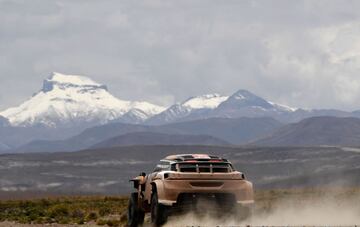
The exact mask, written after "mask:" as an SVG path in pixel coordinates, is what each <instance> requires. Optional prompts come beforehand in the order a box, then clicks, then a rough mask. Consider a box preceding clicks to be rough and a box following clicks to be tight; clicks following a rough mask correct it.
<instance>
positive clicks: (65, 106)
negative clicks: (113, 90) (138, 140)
mask: <svg viewBox="0 0 360 227" xmlns="http://www.w3.org/2000/svg"><path fill="white" fill-rule="evenodd" d="M163 110H164V108H163V107H160V106H157V105H154V104H151V103H148V102H131V101H124V100H121V99H118V98H116V97H114V96H113V95H111V94H110V93H109V92H108V90H107V87H106V86H105V85H102V84H99V83H97V82H95V81H93V80H91V79H89V78H87V77H85V76H78V75H64V74H61V73H53V74H52V75H51V76H50V77H49V78H47V79H45V80H44V83H43V88H42V89H41V90H40V91H39V92H37V93H36V94H35V95H33V97H31V98H30V99H29V100H27V101H25V102H24V103H23V104H21V105H20V106H18V107H14V108H9V109H7V110H5V111H3V112H0V115H2V116H4V117H6V118H7V119H9V121H10V123H11V125H13V126H32V125H37V124H40V125H46V126H48V127H58V126H74V125H78V124H90V125H95V124H104V123H107V122H109V121H113V120H119V121H121V117H122V116H125V114H127V113H129V112H130V111H131V115H132V118H133V119H136V121H137V122H142V121H144V120H145V119H147V118H148V117H150V116H153V115H155V114H158V113H160V112H162V111H163Z"/></svg>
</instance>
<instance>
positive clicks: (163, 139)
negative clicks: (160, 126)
mask: <svg viewBox="0 0 360 227" xmlns="http://www.w3.org/2000/svg"><path fill="white" fill-rule="evenodd" d="M134 145H214V146H215V145H216V146H226V145H230V143H229V142H227V141H225V140H221V139H218V138H215V137H213V136H207V135H183V134H165V133H156V132H133V133H128V134H125V135H121V136H117V137H113V138H111V139H108V140H105V141H103V142H101V143H98V144H95V145H94V146H92V147H91V148H92V149H93V148H108V147H117V146H134Z"/></svg>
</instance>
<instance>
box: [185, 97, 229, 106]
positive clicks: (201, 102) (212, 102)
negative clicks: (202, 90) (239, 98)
mask: <svg viewBox="0 0 360 227" xmlns="http://www.w3.org/2000/svg"><path fill="white" fill-rule="evenodd" d="M228 98H229V97H228V96H221V95H219V94H207V95H201V96H196V97H192V98H190V99H188V100H186V101H185V102H183V103H182V106H184V107H188V108H191V109H205V108H207V109H215V108H216V107H218V106H219V105H220V103H222V102H224V101H225V100H226V99H228Z"/></svg>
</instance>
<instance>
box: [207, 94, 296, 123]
mask: <svg viewBox="0 0 360 227" xmlns="http://www.w3.org/2000/svg"><path fill="white" fill-rule="evenodd" d="M294 111H296V109H295V108H291V107H287V106H285V105H280V104H276V103H273V102H269V101H267V100H265V99H263V98H261V97H259V96H257V95H255V94H253V93H251V92H249V91H247V90H239V91H237V92H235V93H234V94H233V95H231V96H230V97H229V98H228V99H227V100H225V101H224V102H222V103H221V104H220V105H219V106H218V107H217V108H216V109H215V110H214V112H213V113H212V114H213V115H214V116H216V117H230V118H236V117H274V118H278V116H281V115H284V114H285V115H286V114H290V113H293V112H294Z"/></svg>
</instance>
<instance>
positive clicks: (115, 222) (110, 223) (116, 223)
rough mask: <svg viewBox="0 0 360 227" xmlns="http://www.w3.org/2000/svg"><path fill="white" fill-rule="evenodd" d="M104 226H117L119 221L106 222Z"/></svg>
mask: <svg viewBox="0 0 360 227" xmlns="http://www.w3.org/2000/svg"><path fill="white" fill-rule="evenodd" d="M106 224H107V225H108V226H110V227H113V226H119V225H120V221H119V220H107V222H106Z"/></svg>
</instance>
